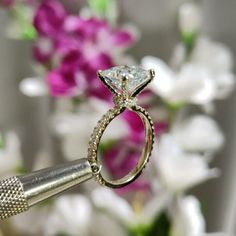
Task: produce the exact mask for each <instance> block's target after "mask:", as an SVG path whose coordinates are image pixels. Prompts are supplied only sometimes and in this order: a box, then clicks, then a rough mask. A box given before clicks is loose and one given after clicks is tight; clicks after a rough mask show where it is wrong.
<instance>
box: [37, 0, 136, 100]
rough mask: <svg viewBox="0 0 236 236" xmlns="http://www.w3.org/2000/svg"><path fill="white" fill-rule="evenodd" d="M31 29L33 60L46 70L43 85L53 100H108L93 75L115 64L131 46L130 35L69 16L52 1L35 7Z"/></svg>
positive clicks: (101, 22)
mask: <svg viewBox="0 0 236 236" xmlns="http://www.w3.org/2000/svg"><path fill="white" fill-rule="evenodd" d="M34 26H35V28H36V30H37V31H38V34H39V40H38V41H37V42H36V43H35V46H34V50H33V54H34V58H35V60H36V61H38V62H39V63H41V64H43V65H44V66H46V67H47V68H48V69H49V70H50V71H49V73H48V75H47V83H48V85H49V90H50V92H51V94H52V95H53V96H56V97H61V96H67V97H68V96H78V95H85V96H93V97H97V98H100V99H104V100H107V99H108V100H109V99H110V98H111V95H110V93H109V92H108V90H107V88H105V87H104V86H103V85H102V83H101V82H100V81H99V80H98V79H97V76H96V71H97V70H99V69H107V68H110V67H112V66H114V65H116V64H118V63H119V61H118V60H117V58H120V57H122V56H121V55H122V54H123V49H125V48H127V47H128V46H130V45H131V44H132V43H133V42H134V36H133V35H132V34H131V33H130V32H128V31H127V30H124V29H113V28H112V27H111V26H110V25H109V24H108V22H106V21H105V20H101V19H97V18H89V19H83V18H81V17H80V16H73V15H69V14H67V12H66V10H65V9H64V7H63V6H62V5H61V4H60V3H59V2H58V1H53V0H50V1H44V2H43V3H42V4H41V5H40V6H39V7H38V9H37V11H36V14H35V17H34Z"/></svg>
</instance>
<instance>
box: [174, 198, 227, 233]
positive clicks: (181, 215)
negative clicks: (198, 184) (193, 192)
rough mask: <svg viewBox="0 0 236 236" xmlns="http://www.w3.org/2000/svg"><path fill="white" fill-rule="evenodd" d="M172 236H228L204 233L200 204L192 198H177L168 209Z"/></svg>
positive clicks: (204, 226)
mask: <svg viewBox="0 0 236 236" xmlns="http://www.w3.org/2000/svg"><path fill="white" fill-rule="evenodd" d="M170 216H171V219H172V222H173V224H172V228H171V235H172V236H229V235H226V234H224V233H206V232H205V230H206V224H205V220H204V217H203V215H202V212H201V204H200V202H199V201H198V199H197V198H196V197H194V196H187V197H179V198H177V199H175V201H174V202H173V205H172V208H170Z"/></svg>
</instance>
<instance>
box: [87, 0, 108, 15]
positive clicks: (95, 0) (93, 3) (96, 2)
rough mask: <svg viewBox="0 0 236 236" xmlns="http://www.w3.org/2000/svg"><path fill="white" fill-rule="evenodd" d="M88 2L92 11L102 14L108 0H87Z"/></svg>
mask: <svg viewBox="0 0 236 236" xmlns="http://www.w3.org/2000/svg"><path fill="white" fill-rule="evenodd" d="M88 4H89V6H90V8H91V9H92V10H93V11H95V12H96V13H99V15H101V16H104V15H105V13H106V12H107V10H108V7H109V0H89V1H88Z"/></svg>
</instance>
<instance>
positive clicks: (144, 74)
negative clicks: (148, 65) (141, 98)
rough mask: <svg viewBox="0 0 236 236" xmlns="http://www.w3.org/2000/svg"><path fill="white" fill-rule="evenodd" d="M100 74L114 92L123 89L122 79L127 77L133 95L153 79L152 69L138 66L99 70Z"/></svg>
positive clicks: (129, 89)
mask: <svg viewBox="0 0 236 236" xmlns="http://www.w3.org/2000/svg"><path fill="white" fill-rule="evenodd" d="M99 76H100V78H101V79H102V81H103V82H105V84H106V85H107V86H108V87H109V88H111V89H112V90H113V91H114V92H116V93H119V92H121V91H122V79H123V78H124V77H125V78H127V88H128V93H129V94H130V95H133V94H134V93H136V91H137V90H139V89H140V88H142V87H145V85H146V84H148V83H149V82H150V81H151V79H152V78H151V75H150V71H148V70H144V69H142V68H141V67H136V66H116V67H112V68H111V69H108V70H103V71H99Z"/></svg>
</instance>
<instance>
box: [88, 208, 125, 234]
mask: <svg viewBox="0 0 236 236" xmlns="http://www.w3.org/2000/svg"><path fill="white" fill-rule="evenodd" d="M117 211H119V209H117ZM92 224H93V227H91V236H110V235H111V232H112V236H128V231H127V229H126V228H124V227H123V226H122V225H121V224H119V222H118V221H117V220H116V219H115V218H112V217H111V216H110V215H109V214H107V213H106V212H102V211H95V212H94V213H93V216H92Z"/></svg>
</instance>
